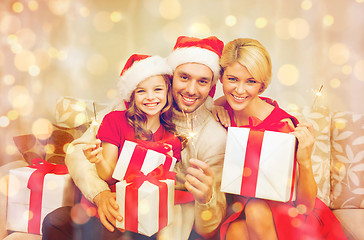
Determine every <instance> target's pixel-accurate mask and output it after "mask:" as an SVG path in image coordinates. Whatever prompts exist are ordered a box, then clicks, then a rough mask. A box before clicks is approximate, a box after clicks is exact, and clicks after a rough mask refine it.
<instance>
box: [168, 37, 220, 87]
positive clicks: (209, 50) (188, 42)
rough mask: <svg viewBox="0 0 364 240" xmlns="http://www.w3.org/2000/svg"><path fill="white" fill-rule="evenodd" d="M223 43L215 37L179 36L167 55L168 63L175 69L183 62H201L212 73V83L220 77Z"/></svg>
mask: <svg viewBox="0 0 364 240" xmlns="http://www.w3.org/2000/svg"><path fill="white" fill-rule="evenodd" d="M223 48H224V43H223V42H222V41H221V40H219V39H218V38H217V37H215V36H212V37H208V38H203V39H200V38H193V37H185V36H181V37H179V38H178V39H177V42H176V45H175V46H174V48H173V52H172V53H171V54H170V55H169V56H168V58H167V61H168V64H169V65H170V66H171V67H172V69H173V70H175V69H176V68H177V67H178V66H179V65H181V64H184V63H201V64H203V65H206V66H207V67H209V68H210V69H211V71H212V72H213V73H214V78H213V85H215V84H216V82H217V80H218V79H219V78H220V65H219V60H220V57H221V54H222V49H223Z"/></svg>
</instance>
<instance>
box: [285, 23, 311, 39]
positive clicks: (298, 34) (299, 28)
mask: <svg viewBox="0 0 364 240" xmlns="http://www.w3.org/2000/svg"><path fill="white" fill-rule="evenodd" d="M289 33H290V35H291V37H292V38H294V39H304V38H306V37H307V36H308V34H309V33H310V25H309V24H308V23H307V21H306V20H305V19H303V18H295V19H293V20H292V21H291V22H290V23H289Z"/></svg>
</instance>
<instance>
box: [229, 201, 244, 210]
mask: <svg viewBox="0 0 364 240" xmlns="http://www.w3.org/2000/svg"><path fill="white" fill-rule="evenodd" d="M231 208H232V210H233V211H234V212H240V211H242V210H243V204H242V203H241V202H234V203H233V204H232V206H231Z"/></svg>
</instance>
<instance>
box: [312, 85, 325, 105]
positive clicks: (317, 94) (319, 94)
mask: <svg viewBox="0 0 364 240" xmlns="http://www.w3.org/2000/svg"><path fill="white" fill-rule="evenodd" d="M323 87H324V85H323V84H321V86H320V88H319V90H317V91H316V93H315V98H314V99H313V102H312V106H311V109H312V108H313V107H314V106H315V103H316V100H317V98H318V97H321V96H322V88H323Z"/></svg>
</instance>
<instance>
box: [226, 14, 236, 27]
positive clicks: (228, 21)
mask: <svg viewBox="0 0 364 240" xmlns="http://www.w3.org/2000/svg"><path fill="white" fill-rule="evenodd" d="M237 21H238V20H237V19H236V17H235V16H233V15H229V16H227V17H226V18H225V24H226V26H228V27H232V26H234V25H235V24H236V22H237Z"/></svg>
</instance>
